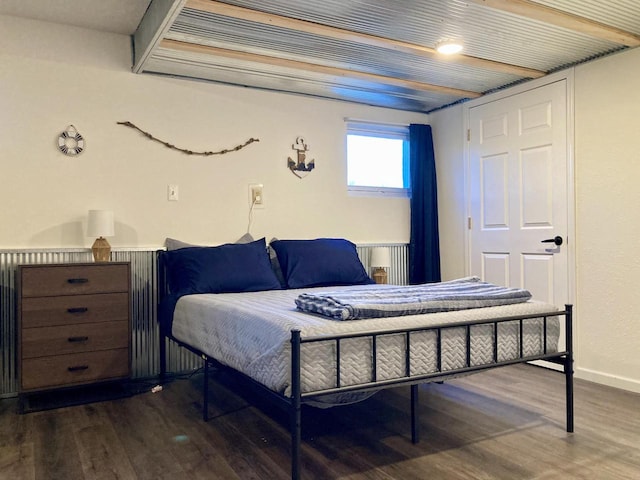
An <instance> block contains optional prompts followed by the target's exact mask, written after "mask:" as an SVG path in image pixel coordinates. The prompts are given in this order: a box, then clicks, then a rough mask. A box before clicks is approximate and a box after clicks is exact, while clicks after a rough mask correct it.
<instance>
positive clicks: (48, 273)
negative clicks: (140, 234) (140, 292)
mask: <svg viewBox="0 0 640 480" xmlns="http://www.w3.org/2000/svg"><path fill="white" fill-rule="evenodd" d="M20 272H21V278H20V288H21V294H22V297H23V298H25V297H49V296H58V295H81V294H90V293H110V292H126V291H128V289H129V266H128V264H104V265H101V264H80V265H79V264H73V265H29V266H23V267H22V268H21V269H20Z"/></svg>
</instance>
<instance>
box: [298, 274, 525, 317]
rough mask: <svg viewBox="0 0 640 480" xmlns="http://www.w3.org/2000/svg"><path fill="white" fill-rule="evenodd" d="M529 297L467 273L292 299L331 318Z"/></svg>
mask: <svg viewBox="0 0 640 480" xmlns="http://www.w3.org/2000/svg"><path fill="white" fill-rule="evenodd" d="M530 298H531V293H529V291H527V290H523V289H519V288H507V287H501V286H498V285H494V284H492V283H487V282H482V281H480V279H479V278H478V277H468V278H461V279H459V280H452V281H450V282H441V283H429V284H424V285H410V286H397V287H385V288H382V289H375V288H371V287H363V288H361V289H355V290H349V291H323V292H313V293H303V294H301V295H299V296H298V298H296V300H295V302H296V306H297V307H298V309H299V310H302V311H304V312H310V313H317V314H320V315H323V316H325V317H329V318H331V319H334V320H359V319H364V318H379V317H395V316H400V315H417V314H422V313H435V312H449V311H452V310H466V309H470V308H481V307H494V306H498V305H511V304H514V303H522V302H526V301H527V300H529V299H530Z"/></svg>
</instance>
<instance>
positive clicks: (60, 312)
mask: <svg viewBox="0 0 640 480" xmlns="http://www.w3.org/2000/svg"><path fill="white" fill-rule="evenodd" d="M21 315H22V316H21V322H22V328H32V327H47V326H53V325H77V324H83V323H94V322H110V321H119V320H128V319H129V293H128V292H123V293H105V294H97V295H78V296H63V297H31V298H24V299H23V300H22V312H21Z"/></svg>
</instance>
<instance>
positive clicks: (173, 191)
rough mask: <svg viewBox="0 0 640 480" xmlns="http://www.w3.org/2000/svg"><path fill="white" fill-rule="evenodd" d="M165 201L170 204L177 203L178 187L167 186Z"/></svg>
mask: <svg viewBox="0 0 640 480" xmlns="http://www.w3.org/2000/svg"><path fill="white" fill-rule="evenodd" d="M167 200H169V201H170V202H177V201H178V185H167Z"/></svg>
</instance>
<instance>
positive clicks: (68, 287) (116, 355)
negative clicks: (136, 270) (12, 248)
mask: <svg viewBox="0 0 640 480" xmlns="http://www.w3.org/2000/svg"><path fill="white" fill-rule="evenodd" d="M130 272H131V268H130V265H129V263H126V262H107V263H74V264H50V265H20V266H19V267H18V272H17V275H18V278H17V291H18V366H19V372H20V393H21V394H24V393H29V392H36V391H43V390H49V389H54V388H61V387H69V386H76V385H84V384H89V383H94V382H102V381H107V380H116V379H123V378H127V377H129V376H130V372H131V359H130V357H131V353H130V352H131V349H130V344H131V340H130V339H131V321H130V318H131V314H130V311H131V306H130V305H131V303H130V302H131V291H130V290H131V289H130V285H131V281H130V278H131V274H130Z"/></svg>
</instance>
